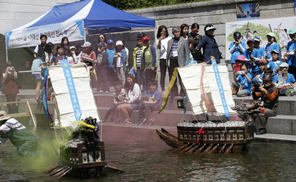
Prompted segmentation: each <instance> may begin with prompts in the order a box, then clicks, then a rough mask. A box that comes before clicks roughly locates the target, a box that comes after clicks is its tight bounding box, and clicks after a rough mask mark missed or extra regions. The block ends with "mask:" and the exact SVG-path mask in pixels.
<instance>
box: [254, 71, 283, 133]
mask: <svg viewBox="0 0 296 182" xmlns="http://www.w3.org/2000/svg"><path fill="white" fill-rule="evenodd" d="M263 83H264V86H263V85H262V84H260V85H259V87H258V91H256V90H255V86H254V85H253V86H252V88H251V90H252V97H253V99H254V100H259V99H261V102H262V103H263V106H261V107H263V108H264V109H265V110H264V112H262V113H258V114H254V115H253V121H254V124H255V128H256V134H257V135H261V134H265V133H266V132H267V131H266V123H267V120H268V118H269V117H272V116H276V115H277V105H278V99H279V92H278V89H277V87H275V86H274V85H273V84H272V71H271V70H270V71H267V72H265V73H264V75H263Z"/></svg>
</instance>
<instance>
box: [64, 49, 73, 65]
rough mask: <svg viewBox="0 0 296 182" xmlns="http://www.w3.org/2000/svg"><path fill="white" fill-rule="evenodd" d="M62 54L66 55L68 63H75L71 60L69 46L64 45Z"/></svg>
mask: <svg viewBox="0 0 296 182" xmlns="http://www.w3.org/2000/svg"><path fill="white" fill-rule="evenodd" d="M64 55H65V56H66V58H67V60H68V62H69V64H74V63H75V61H74V60H73V57H72V55H71V52H70V47H69V46H65V47H64Z"/></svg>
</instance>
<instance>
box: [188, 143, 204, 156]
mask: <svg viewBox="0 0 296 182" xmlns="http://www.w3.org/2000/svg"><path fill="white" fill-rule="evenodd" d="M199 146H200V143H199V144H197V145H196V146H194V147H193V148H192V149H190V150H189V151H187V152H186V153H185V154H192V153H193V151H195V150H196V149H197V148H198V147H199Z"/></svg>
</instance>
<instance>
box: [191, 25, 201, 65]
mask: <svg viewBox="0 0 296 182" xmlns="http://www.w3.org/2000/svg"><path fill="white" fill-rule="evenodd" d="M198 31H199V24H197V23H193V24H192V25H191V32H190V33H189V35H188V37H189V49H190V51H191V54H192V56H193V58H194V60H196V61H197V62H198V63H200V62H201V61H202V60H203V58H202V54H201V50H198V51H197V50H196V49H195V48H196V46H197V45H198V43H199V42H200V41H201V39H202V36H201V35H199V34H198Z"/></svg>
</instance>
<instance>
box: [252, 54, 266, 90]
mask: <svg viewBox="0 0 296 182" xmlns="http://www.w3.org/2000/svg"><path fill="white" fill-rule="evenodd" d="M258 67H259V73H258V75H256V76H255V77H254V78H253V80H252V84H253V86H255V87H257V86H258V85H259V84H263V75H264V73H265V71H266V68H265V61H264V60H260V61H259V62H258Z"/></svg>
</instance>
